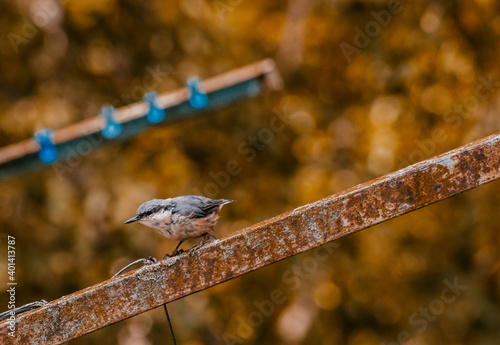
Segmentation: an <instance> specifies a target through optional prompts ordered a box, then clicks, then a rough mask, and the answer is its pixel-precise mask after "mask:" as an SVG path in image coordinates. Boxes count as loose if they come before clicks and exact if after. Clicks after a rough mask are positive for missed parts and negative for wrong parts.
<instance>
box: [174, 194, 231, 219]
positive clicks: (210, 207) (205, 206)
mask: <svg viewBox="0 0 500 345" xmlns="http://www.w3.org/2000/svg"><path fill="white" fill-rule="evenodd" d="M223 203H224V202H223V201H222V200H212V199H209V198H204V197H198V196H190V197H185V199H183V200H180V201H179V202H177V204H176V207H175V208H174V212H177V213H179V214H180V215H182V216H184V217H189V218H203V217H206V216H208V215H210V214H212V213H214V212H216V211H217V210H218V208H219V206H220V205H221V204H223Z"/></svg>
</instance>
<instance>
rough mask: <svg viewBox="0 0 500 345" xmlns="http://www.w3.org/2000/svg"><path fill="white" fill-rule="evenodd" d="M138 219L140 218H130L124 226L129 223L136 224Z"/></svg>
mask: <svg viewBox="0 0 500 345" xmlns="http://www.w3.org/2000/svg"><path fill="white" fill-rule="evenodd" d="M140 219H141V218H140V217H139V216H135V217H134V218H130V219H129V220H127V221H126V222H125V223H124V224H129V223H133V222H137V221H138V220H140Z"/></svg>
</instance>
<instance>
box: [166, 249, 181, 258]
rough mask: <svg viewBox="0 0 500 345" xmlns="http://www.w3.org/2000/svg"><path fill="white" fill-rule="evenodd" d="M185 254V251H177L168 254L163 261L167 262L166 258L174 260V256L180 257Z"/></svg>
mask: <svg viewBox="0 0 500 345" xmlns="http://www.w3.org/2000/svg"><path fill="white" fill-rule="evenodd" d="M184 252H185V250H184V249H176V250H174V251H173V252H172V254H169V253H166V254H165V256H164V257H163V260H165V259H166V258H173V257H174V256H177V255H180V254H182V253H184Z"/></svg>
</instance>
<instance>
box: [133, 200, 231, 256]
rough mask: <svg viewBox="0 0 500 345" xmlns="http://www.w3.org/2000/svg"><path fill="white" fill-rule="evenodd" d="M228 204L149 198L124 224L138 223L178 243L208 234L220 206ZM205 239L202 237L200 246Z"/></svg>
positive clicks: (225, 202) (216, 201)
mask: <svg viewBox="0 0 500 345" xmlns="http://www.w3.org/2000/svg"><path fill="white" fill-rule="evenodd" d="M232 201H233V200H228V199H215V200H214V199H210V198H206V197H204V196H199V195H186V196H179V197H176V198H170V199H153V200H149V201H146V202H145V203H143V204H142V205H141V206H139V208H138V209H137V214H136V216H135V217H133V218H131V219H129V220H127V221H126V222H125V224H129V223H133V222H140V223H142V224H144V225H146V226H149V227H151V228H154V229H156V230H157V231H158V232H159V233H160V234H162V235H163V236H165V237H167V238H169V239H172V240H178V241H180V243H182V242H183V241H184V240H186V239H188V238H194V237H200V236H207V235H209V234H210V232H211V231H213V230H214V227H215V224H216V223H217V220H218V219H219V211H220V209H221V208H222V206H223V205H225V204H227V203H230V202H232ZM205 240H206V237H204V240H203V241H202V244H203V243H204V242H205ZM180 243H179V245H180ZM179 245H178V246H177V247H179ZM176 250H177V248H176ZM174 253H175V251H174Z"/></svg>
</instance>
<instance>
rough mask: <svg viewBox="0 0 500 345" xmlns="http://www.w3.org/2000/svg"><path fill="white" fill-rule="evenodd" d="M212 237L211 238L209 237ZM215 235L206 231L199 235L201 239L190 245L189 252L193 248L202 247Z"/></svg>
mask: <svg viewBox="0 0 500 345" xmlns="http://www.w3.org/2000/svg"><path fill="white" fill-rule="evenodd" d="M210 237H212V238H213V239H210ZM216 239H217V237H215V236H214V235H212V234H209V233H208V232H207V233H205V234H203V235H201V241H200V243H198V244H195V245H194V246H192V247H191V249H189V250H188V252H189V254H192V253H193V252H194V251H195V250H197V249H199V248H201V247H203V246H204V245H205V244H206V243H208V242H211V241H213V240H216Z"/></svg>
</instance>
